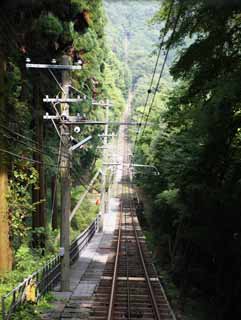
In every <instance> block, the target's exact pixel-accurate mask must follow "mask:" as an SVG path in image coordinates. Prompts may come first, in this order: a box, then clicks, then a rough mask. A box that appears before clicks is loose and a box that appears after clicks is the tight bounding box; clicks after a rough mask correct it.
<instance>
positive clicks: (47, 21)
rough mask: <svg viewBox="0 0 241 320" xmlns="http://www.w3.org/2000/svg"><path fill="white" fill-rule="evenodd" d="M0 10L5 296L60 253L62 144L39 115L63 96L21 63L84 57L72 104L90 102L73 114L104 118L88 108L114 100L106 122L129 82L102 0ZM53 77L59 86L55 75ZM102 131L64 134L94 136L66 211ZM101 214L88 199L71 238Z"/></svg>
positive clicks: (90, 166)
mask: <svg viewBox="0 0 241 320" xmlns="http://www.w3.org/2000/svg"><path fill="white" fill-rule="evenodd" d="M0 10H1V13H0V18H1V22H0V109H1V116H0V118H1V125H0V133H1V134H0V197H1V199H0V200H1V203H0V218H1V219H0V274H1V278H0V281H1V282H0V283H1V285H0V295H3V294H4V293H6V292H8V291H9V290H11V289H12V288H13V287H14V286H15V285H16V284H17V283H18V282H20V281H21V280H23V278H24V277H26V276H27V275H29V274H31V273H32V272H33V271H35V270H36V269H37V268H39V267H40V266H41V265H42V264H43V263H45V261H46V260H47V259H49V258H50V257H51V256H52V255H53V254H56V253H57V252H58V247H59V243H58V239H59V222H60V216H59V214H60V206H61V199H60V187H61V186H60V181H59V170H58V169H59V168H58V158H59V138H58V135H57V134H56V132H55V129H54V127H53V126H52V124H50V123H49V122H48V121H44V120H43V115H44V114H45V113H46V112H48V113H50V114H53V113H54V111H53V109H52V107H51V106H50V105H47V104H44V103H43V102H42V99H43V97H44V95H46V94H48V95H49V96H56V94H58V95H59V96H60V93H59V87H58V85H57V83H56V82H55V80H54V79H53V78H52V77H51V75H50V74H49V73H48V72H47V71H33V70H31V71H27V70H26V66H25V59H26V58H30V59H31V61H32V62H33V63H51V60H52V59H53V58H55V59H56V60H57V62H61V59H62V56H63V55H68V56H69V57H71V59H72V62H73V63H76V62H77V60H79V59H81V60H82V61H83V69H82V70H81V71H80V72H76V73H74V74H73V79H72V86H73V87H74V89H73V88H72V89H71V90H70V96H71V97H76V95H77V94H80V95H86V97H87V99H86V100H85V101H84V102H82V103H79V104H75V105H72V106H71V113H72V114H76V113H79V114H80V115H81V116H83V117H86V118H87V119H92V120H103V119H104V115H105V114H104V110H103V109H102V108H99V107H93V106H92V104H91V102H92V100H97V101H99V100H103V99H107V98H108V99H111V100H112V102H113V103H114V105H115V108H114V113H113V115H112V116H113V117H117V116H118V115H119V114H120V113H121V110H122V108H123V105H124V101H125V100H124V91H125V90H126V89H125V90H124V89H123V88H127V79H126V78H125V77H124V73H123V67H122V63H121V62H120V61H119V60H118V58H117V57H116V55H115V54H114V53H112V52H111V51H110V50H109V48H108V47H107V46H106V39H105V35H104V26H105V23H106V18H105V14H104V9H103V4H102V1H101V0H97V1H94V2H93V1H89V0H61V1H50V2H49V1H45V0H42V1H37V2H34V3H33V2H27V1H26V2H25V1H15V2H7V1H6V2H5V1H4V2H3V3H1V5H0ZM55 75H56V78H57V80H58V81H59V82H61V74H60V73H58V72H56V74H55ZM122 90H123V91H122ZM101 130H102V128H100V127H99V128H98V127H96V126H92V127H86V126H85V127H84V128H81V132H80V134H78V135H77V134H76V133H74V132H71V134H72V135H73V136H74V137H75V138H76V139H78V140H80V139H81V137H85V136H87V135H89V134H91V135H92V136H93V139H92V142H91V144H90V145H89V146H87V147H86V148H84V149H82V150H81V151H77V152H76V153H74V154H73V165H72V172H71V173H72V185H73V190H72V195H73V197H72V200H73V203H72V206H74V204H75V202H76V201H77V200H78V198H79V197H80V196H81V194H82V193H83V192H84V190H85V189H84V188H85V187H83V186H84V185H88V182H89V181H90V179H91V178H92V176H93V175H94V172H95V171H96V160H97V159H98V158H99V157H100V156H101V154H100V153H99V151H98V150H97V145H99V144H100V143H101V141H100V139H99V138H98V133H101ZM98 191H99V184H98V182H97V183H96V185H95V186H94V187H93V190H92V191H91V192H92V193H93V194H94V195H95V197H97V195H96V194H98ZM98 209H99V208H98V206H96V204H95V201H94V200H93V199H92V197H91V194H90V195H89V196H88V197H87V198H86V199H85V200H84V201H83V204H82V206H81V207H80V209H79V211H78V212H77V214H76V216H75V217H74V218H73V220H72V236H71V238H72V239H73V238H74V237H76V236H77V235H79V234H80V232H81V231H83V230H84V229H85V228H86V227H87V225H89V223H90V222H91V221H92V220H93V219H94V217H95V215H96V213H97V211H98ZM22 312H23V314H24V311H22ZM18 316H19V318H18V319H20V318H21V317H22V318H24V315H22V316H21V317H20V314H19V315H18ZM16 317H17V316H16ZM29 318H31V317H30V316H29ZM26 319H27V315H26ZM31 319H32V318H31Z"/></svg>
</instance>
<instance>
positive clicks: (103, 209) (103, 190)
mask: <svg viewBox="0 0 241 320" xmlns="http://www.w3.org/2000/svg"><path fill="white" fill-rule="evenodd" d="M110 106H111V105H110V104H109V101H108V100H107V101H106V104H105V106H104V107H105V130H104V136H103V138H104V144H103V165H102V181H101V202H100V203H101V209H100V223H99V232H101V231H102V230H103V221H104V214H105V212H106V207H107V206H106V171H107V167H106V165H105V162H106V161H107V144H108V136H109V135H108V132H109V108H110Z"/></svg>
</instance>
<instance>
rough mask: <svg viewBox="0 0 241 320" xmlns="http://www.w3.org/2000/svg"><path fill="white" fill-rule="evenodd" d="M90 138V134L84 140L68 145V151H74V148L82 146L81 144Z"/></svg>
mask: <svg viewBox="0 0 241 320" xmlns="http://www.w3.org/2000/svg"><path fill="white" fill-rule="evenodd" d="M90 139H92V136H89V137H87V138H85V139H84V140H82V141H80V142H78V143H77V144H75V145H74V146H72V147H70V148H69V151H70V152H72V151H74V150H75V149H77V148H80V147H82V146H83V145H84V144H85V143H87V142H88V141H89V140H90Z"/></svg>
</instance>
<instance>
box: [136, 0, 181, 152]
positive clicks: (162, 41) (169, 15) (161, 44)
mask: <svg viewBox="0 0 241 320" xmlns="http://www.w3.org/2000/svg"><path fill="white" fill-rule="evenodd" d="M174 1H175V0H172V2H171V5H170V8H169V12H168V17H167V20H166V24H165V27H164V32H163V36H162V40H161V43H160V46H159V51H158V55H157V59H156V63H155V66H154V70H153V74H152V78H151V82H150V86H149V89H148V91H147V97H146V101H145V104H144V110H143V112H142V115H141V121H139V122H140V126H139V128H138V131H137V132H136V137H135V142H134V147H133V150H134V151H133V154H134V153H135V146H136V143H137V139H138V135H139V133H140V128H141V124H142V121H143V118H144V115H145V112H146V107H147V104H148V100H149V97H150V95H151V92H152V86H153V82H154V78H155V75H156V71H157V66H158V62H159V60H160V57H161V51H162V47H163V45H164V41H165V36H166V34H167V30H168V26H169V22H170V18H171V14H172V10H173V5H174Z"/></svg>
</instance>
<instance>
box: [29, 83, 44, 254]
mask: <svg viewBox="0 0 241 320" xmlns="http://www.w3.org/2000/svg"><path fill="white" fill-rule="evenodd" d="M33 115H34V117H33V126H34V129H35V130H34V131H35V140H36V149H38V150H37V151H36V152H34V154H33V158H34V160H36V161H38V163H36V164H35V168H36V170H37V171H38V175H39V188H38V189H34V190H33V203H36V210H35V212H34V213H33V216H32V227H33V229H36V228H39V227H43V228H45V226H46V216H45V175H44V165H43V111H42V104H41V103H40V90H39V85H38V80H36V79H35V85H34V97H33ZM33 246H34V247H35V248H36V247H41V248H44V247H45V236H44V234H41V235H40V236H38V235H37V234H35V233H34V236H33Z"/></svg>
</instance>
